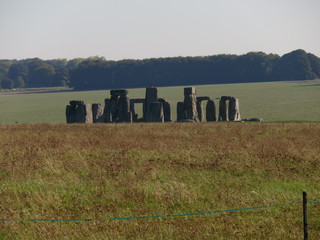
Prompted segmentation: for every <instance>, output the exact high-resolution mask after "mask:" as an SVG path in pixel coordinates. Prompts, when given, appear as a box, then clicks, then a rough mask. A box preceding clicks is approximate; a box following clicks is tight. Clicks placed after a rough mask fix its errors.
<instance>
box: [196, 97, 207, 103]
mask: <svg viewBox="0 0 320 240" xmlns="http://www.w3.org/2000/svg"><path fill="white" fill-rule="evenodd" d="M209 100H210V97H197V101H200V102H201V101H209Z"/></svg>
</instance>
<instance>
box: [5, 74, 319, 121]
mask: <svg viewBox="0 0 320 240" xmlns="http://www.w3.org/2000/svg"><path fill="white" fill-rule="evenodd" d="M196 90H197V96H210V97H211V98H212V99H215V98H219V97H221V96H222V95H231V96H235V97H237V98H239V100H240V112H241V117H242V118H251V117H260V118H263V119H264V120H266V121H319V120H320V111H319V106H320V97H319V93H320V82H319V80H314V81H301V82H299V81H295V82H268V83H244V84H222V85H200V86H196ZM129 95H130V97H131V98H144V96H145V89H129ZM108 97H110V95H109V91H107V90H103V91H83V92H73V91H60V92H58V91H55V89H53V91H52V92H45V93H32V92H28V93H27V94H12V93H10V92H9V93H8V92H7V93H3V92H2V93H0V124H14V123H17V122H18V123H31V124H34V123H64V122H65V121H66V119H65V107H66V105H67V104H68V103H69V101H70V100H84V101H85V102H86V103H104V99H105V98H108ZM159 97H161V98H165V99H167V100H168V101H169V102H170V103H171V109H172V116H173V120H175V119H176V104H177V102H178V101H182V100H183V87H166V88H159ZM215 102H216V106H218V102H219V100H216V101H215ZM137 110H138V112H139V111H140V113H141V112H142V106H139V105H137ZM140 115H141V114H140Z"/></svg>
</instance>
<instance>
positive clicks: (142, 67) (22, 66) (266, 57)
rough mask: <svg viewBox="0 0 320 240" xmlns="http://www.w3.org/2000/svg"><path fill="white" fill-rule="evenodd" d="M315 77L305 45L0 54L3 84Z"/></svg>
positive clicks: (319, 61)
mask: <svg viewBox="0 0 320 240" xmlns="http://www.w3.org/2000/svg"><path fill="white" fill-rule="evenodd" d="M315 78H320V58H319V57H317V56H315V55H314V54H311V53H307V52H305V51H304V50H301V49H299V50H295V51H292V52H290V53H287V54H285V55H283V56H279V55H276V54H265V53H263V52H250V53H247V54H245V55H214V56H205V57H171V58H151V59H143V60H121V61H109V60H106V59H105V58H102V57H90V58H76V59H72V60H67V59H54V60H41V59H39V58H33V59H23V60H7V59H6V60H0V86H1V88H2V89H14V88H26V87H28V88H32V87H56V86H69V87H72V88H74V89H75V90H92V89H116V88H138V87H148V86H156V87H161V86H180V85H201V84H224V83H245V82H267V81H286V80H308V79H315Z"/></svg>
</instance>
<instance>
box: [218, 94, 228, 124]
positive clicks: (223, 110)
mask: <svg viewBox="0 0 320 240" xmlns="http://www.w3.org/2000/svg"><path fill="white" fill-rule="evenodd" d="M228 99H229V98H228V97H221V99H220V101H219V121H229V115H228V114H229V101H228Z"/></svg>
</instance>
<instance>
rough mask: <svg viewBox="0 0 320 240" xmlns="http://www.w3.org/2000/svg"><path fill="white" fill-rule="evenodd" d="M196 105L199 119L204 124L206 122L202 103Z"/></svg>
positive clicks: (197, 102) (198, 102)
mask: <svg viewBox="0 0 320 240" xmlns="http://www.w3.org/2000/svg"><path fill="white" fill-rule="evenodd" d="M196 104H197V113H198V119H199V121H200V122H202V121H203V120H204V113H203V105H202V102H201V101H196Z"/></svg>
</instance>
